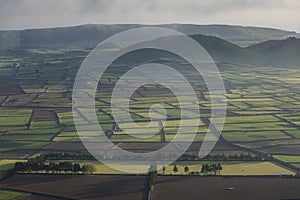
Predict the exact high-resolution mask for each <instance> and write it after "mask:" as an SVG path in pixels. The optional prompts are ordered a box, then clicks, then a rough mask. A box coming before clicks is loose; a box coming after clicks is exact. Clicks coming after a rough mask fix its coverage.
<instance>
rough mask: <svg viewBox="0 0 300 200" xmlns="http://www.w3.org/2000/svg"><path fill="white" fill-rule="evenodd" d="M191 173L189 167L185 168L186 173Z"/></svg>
mask: <svg viewBox="0 0 300 200" xmlns="http://www.w3.org/2000/svg"><path fill="white" fill-rule="evenodd" d="M189 171H190V169H189V167H188V166H185V167H184V172H185V173H187V174H188V173H189Z"/></svg>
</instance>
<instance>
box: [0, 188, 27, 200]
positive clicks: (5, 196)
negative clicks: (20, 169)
mask: <svg viewBox="0 0 300 200" xmlns="http://www.w3.org/2000/svg"><path fill="white" fill-rule="evenodd" d="M24 195H26V194H25V193H23V192H17V191H12V190H3V189H0V200H14V199H17V198H20V197H22V196H24Z"/></svg>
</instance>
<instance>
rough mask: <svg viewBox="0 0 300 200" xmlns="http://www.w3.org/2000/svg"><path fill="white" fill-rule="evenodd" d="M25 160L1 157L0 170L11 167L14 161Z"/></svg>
mask: <svg viewBox="0 0 300 200" xmlns="http://www.w3.org/2000/svg"><path fill="white" fill-rule="evenodd" d="M23 161H24V162H25V161H26V160H15V159H14V160H10V159H3V160H0V170H8V169H12V168H13V167H14V165H15V163H16V162H23Z"/></svg>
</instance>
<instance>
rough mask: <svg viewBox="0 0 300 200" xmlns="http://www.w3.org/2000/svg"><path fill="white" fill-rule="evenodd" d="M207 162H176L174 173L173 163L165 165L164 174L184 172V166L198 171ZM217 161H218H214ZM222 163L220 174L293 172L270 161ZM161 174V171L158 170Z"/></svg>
mask: <svg viewBox="0 0 300 200" xmlns="http://www.w3.org/2000/svg"><path fill="white" fill-rule="evenodd" d="M204 163H209V162H176V165H177V167H178V170H179V171H178V172H177V173H174V171H173V165H170V166H167V167H166V171H165V174H186V173H185V172H184V167H185V166H188V167H189V171H190V172H192V171H194V172H200V170H201V165H202V164H204ZM214 163H218V162H214ZM220 163H221V165H222V168H223V169H222V171H221V175H272V174H294V172H292V171H289V170H287V169H284V168H282V167H279V166H277V165H275V164H273V163H271V162H232V161H228V162H220ZM159 173H160V174H163V171H162V170H160V171H159Z"/></svg>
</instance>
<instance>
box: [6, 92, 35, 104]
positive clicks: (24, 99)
mask: <svg viewBox="0 0 300 200" xmlns="http://www.w3.org/2000/svg"><path fill="white" fill-rule="evenodd" d="M37 96H38V94H18V95H11V96H9V97H8V98H7V99H6V100H5V101H4V102H3V103H2V106H26V105H27V104H29V103H31V101H32V100H33V99H34V98H36V97H37Z"/></svg>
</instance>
